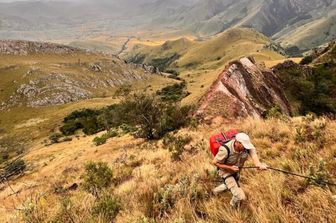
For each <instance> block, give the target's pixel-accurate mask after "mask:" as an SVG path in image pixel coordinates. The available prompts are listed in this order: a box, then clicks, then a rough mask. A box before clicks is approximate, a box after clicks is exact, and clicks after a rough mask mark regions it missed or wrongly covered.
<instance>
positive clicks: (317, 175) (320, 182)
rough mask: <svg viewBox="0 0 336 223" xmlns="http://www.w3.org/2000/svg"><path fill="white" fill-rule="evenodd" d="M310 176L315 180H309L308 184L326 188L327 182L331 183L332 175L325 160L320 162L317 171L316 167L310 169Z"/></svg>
mask: <svg viewBox="0 0 336 223" xmlns="http://www.w3.org/2000/svg"><path fill="white" fill-rule="evenodd" d="M309 176H310V177H312V178H313V179H307V181H306V183H307V184H313V185H316V186H321V187H324V186H327V184H326V182H331V175H330V174H329V172H328V170H327V169H326V162H325V161H324V160H320V163H319V165H318V167H317V170H316V168H315V167H314V166H311V167H310V168H309Z"/></svg>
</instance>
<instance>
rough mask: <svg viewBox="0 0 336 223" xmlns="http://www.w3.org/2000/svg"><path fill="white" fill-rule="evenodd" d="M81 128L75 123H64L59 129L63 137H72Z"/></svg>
mask: <svg viewBox="0 0 336 223" xmlns="http://www.w3.org/2000/svg"><path fill="white" fill-rule="evenodd" d="M80 128H82V125H81V124H80V123H78V122H75V121H68V122H66V123H65V124H64V125H63V126H62V127H61V128H60V131H61V132H62V134H63V135H65V136H70V135H73V134H74V133H75V132H76V131H77V130H78V129H80Z"/></svg>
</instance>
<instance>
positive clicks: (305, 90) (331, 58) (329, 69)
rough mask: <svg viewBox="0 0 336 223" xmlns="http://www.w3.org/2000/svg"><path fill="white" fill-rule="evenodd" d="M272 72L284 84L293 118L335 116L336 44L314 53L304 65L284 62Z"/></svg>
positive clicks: (303, 62) (332, 43)
mask: <svg viewBox="0 0 336 223" xmlns="http://www.w3.org/2000/svg"><path fill="white" fill-rule="evenodd" d="M309 63H310V64H309ZM302 64H305V65H302ZM307 64H309V65H307ZM273 71H274V72H275V73H276V74H277V75H278V76H279V77H280V78H281V80H282V82H283V83H284V90H285V92H286V94H287V95H288V98H289V101H290V103H291V104H292V107H293V111H294V114H306V113H309V112H314V113H316V114H318V115H323V114H332V115H335V114H336V90H335V89H336V75H335V74H336V44H335V42H331V43H330V44H329V45H328V46H327V47H324V48H321V49H318V50H316V51H314V52H313V53H312V55H310V56H307V57H305V58H304V59H303V60H302V61H301V64H296V63H294V62H292V61H285V62H284V63H281V64H278V65H276V66H274V67H273Z"/></svg>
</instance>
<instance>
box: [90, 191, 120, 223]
mask: <svg viewBox="0 0 336 223" xmlns="http://www.w3.org/2000/svg"><path fill="white" fill-rule="evenodd" d="M120 210H121V204H120V202H119V200H118V199H117V198H115V197H113V196H112V195H111V194H109V193H105V194H104V195H103V196H102V197H100V198H99V199H97V200H96V201H95V204H94V205H93V207H92V214H93V216H96V217H98V216H101V217H103V218H104V219H105V220H106V221H107V222H113V220H114V218H115V217H116V216H117V214H118V213H119V211H120Z"/></svg>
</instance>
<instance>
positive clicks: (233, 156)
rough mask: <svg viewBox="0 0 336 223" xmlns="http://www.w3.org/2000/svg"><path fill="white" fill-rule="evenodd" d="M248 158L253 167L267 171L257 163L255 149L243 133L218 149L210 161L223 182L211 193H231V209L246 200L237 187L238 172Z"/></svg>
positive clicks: (238, 186)
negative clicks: (249, 157)
mask: <svg viewBox="0 0 336 223" xmlns="http://www.w3.org/2000/svg"><path fill="white" fill-rule="evenodd" d="M248 156H251V158H252V160H253V163H254V165H255V166H256V167H259V169H260V170H266V169H267V165H266V164H264V163H261V162H260V161H259V157H258V155H257V152H256V148H255V147H254V146H253V144H252V143H251V141H250V137H249V136H248V135H247V134H245V133H238V134H237V135H235V138H233V139H232V140H230V141H228V142H226V143H225V144H223V145H222V146H220V147H219V150H218V153H217V154H216V155H215V158H214V159H213V161H212V164H213V165H215V166H216V167H217V168H218V174H219V176H220V177H221V178H222V179H223V181H224V183H223V184H221V185H219V186H218V187H216V188H215V189H214V190H213V192H214V194H218V193H220V192H223V191H225V190H227V189H229V190H230V191H231V193H232V199H231V201H230V205H231V206H232V207H233V208H236V207H238V206H239V204H240V203H241V201H243V200H246V196H245V193H244V191H243V190H242V189H241V188H240V185H239V172H240V170H241V168H242V167H243V165H244V162H245V161H246V160H247V158H248Z"/></svg>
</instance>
